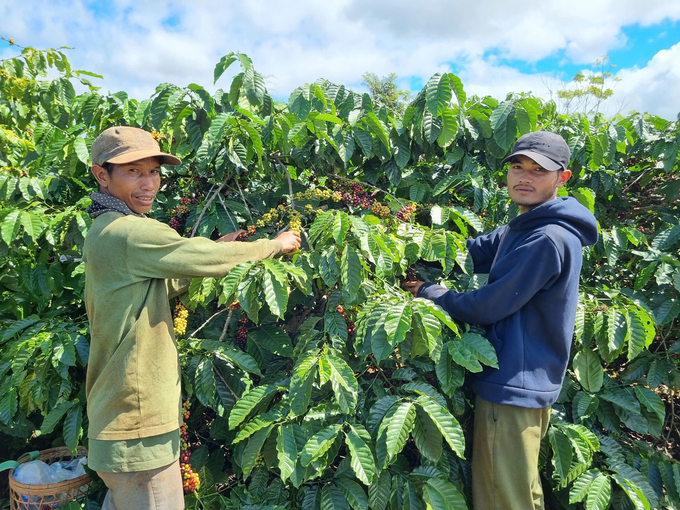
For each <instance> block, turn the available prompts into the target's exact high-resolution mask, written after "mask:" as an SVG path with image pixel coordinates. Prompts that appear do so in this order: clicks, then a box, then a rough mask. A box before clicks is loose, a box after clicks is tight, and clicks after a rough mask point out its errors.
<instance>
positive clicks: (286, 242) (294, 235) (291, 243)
mask: <svg viewBox="0 0 680 510" xmlns="http://www.w3.org/2000/svg"><path fill="white" fill-rule="evenodd" d="M276 239H278V240H279V241H281V244H283V253H290V252H291V251H295V250H297V249H298V248H299V247H300V233H299V232H293V231H292V230H288V231H286V232H282V233H281V234H279V235H278V236H277V237H276Z"/></svg>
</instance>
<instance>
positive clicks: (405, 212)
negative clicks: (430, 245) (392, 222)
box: [397, 203, 417, 221]
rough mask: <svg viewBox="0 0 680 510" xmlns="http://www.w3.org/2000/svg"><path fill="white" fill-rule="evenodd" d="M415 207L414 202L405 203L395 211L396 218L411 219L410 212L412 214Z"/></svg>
mask: <svg viewBox="0 0 680 510" xmlns="http://www.w3.org/2000/svg"><path fill="white" fill-rule="evenodd" d="M416 209H417V206H416V204H414V203H411V204H406V205H405V206H404V207H402V208H401V209H400V210H399V212H398V213H397V219H398V220H401V221H408V220H409V219H411V214H413V213H414V212H415V211H416Z"/></svg>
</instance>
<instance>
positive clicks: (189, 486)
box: [180, 464, 201, 492]
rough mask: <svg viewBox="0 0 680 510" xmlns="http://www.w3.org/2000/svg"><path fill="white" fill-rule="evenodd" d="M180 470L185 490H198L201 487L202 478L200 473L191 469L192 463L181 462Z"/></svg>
mask: <svg viewBox="0 0 680 510" xmlns="http://www.w3.org/2000/svg"><path fill="white" fill-rule="evenodd" d="M180 470H181V472H182V487H183V488H184V492H196V491H197V490H198V489H200V488H201V479H200V478H199V477H198V473H196V472H194V470H193V469H191V464H180Z"/></svg>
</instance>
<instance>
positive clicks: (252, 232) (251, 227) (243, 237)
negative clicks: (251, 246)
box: [236, 225, 257, 241]
mask: <svg viewBox="0 0 680 510" xmlns="http://www.w3.org/2000/svg"><path fill="white" fill-rule="evenodd" d="M256 231H257V230H256V229H255V225H248V230H246V231H245V232H243V233H241V234H239V236H238V237H237V238H236V240H237V241H247V240H248V238H249V237H252V236H254V235H255V232H256Z"/></svg>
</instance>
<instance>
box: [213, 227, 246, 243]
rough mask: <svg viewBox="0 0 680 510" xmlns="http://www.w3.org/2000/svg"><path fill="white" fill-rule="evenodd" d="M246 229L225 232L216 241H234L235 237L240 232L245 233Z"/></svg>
mask: <svg viewBox="0 0 680 510" xmlns="http://www.w3.org/2000/svg"><path fill="white" fill-rule="evenodd" d="M245 233H246V231H245V230H243V229H241V230H237V231H236V232H232V233H231V234H227V235H226V236H222V237H220V238H219V239H218V240H217V241H215V242H217V243H229V242H231V241H236V238H237V237H238V236H240V235H241V234H245Z"/></svg>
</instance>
